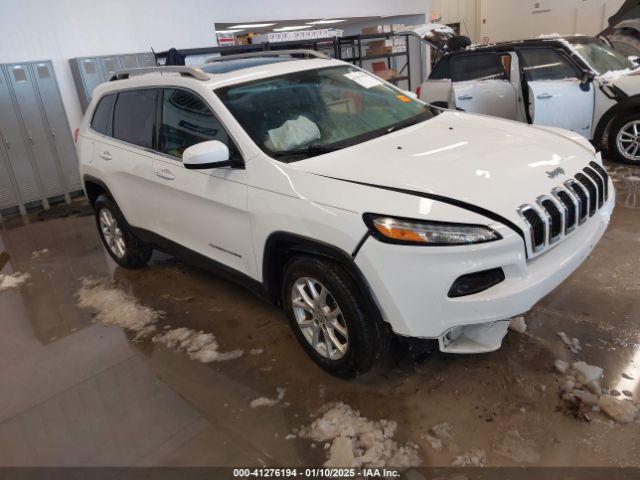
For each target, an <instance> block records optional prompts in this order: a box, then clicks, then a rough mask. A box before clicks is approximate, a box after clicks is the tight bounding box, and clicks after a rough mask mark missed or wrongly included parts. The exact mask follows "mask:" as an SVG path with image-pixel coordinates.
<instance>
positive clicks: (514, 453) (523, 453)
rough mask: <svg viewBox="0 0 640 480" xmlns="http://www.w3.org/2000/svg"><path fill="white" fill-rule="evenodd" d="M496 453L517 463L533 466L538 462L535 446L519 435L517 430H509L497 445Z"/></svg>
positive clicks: (538, 456) (538, 455) (538, 457)
mask: <svg viewBox="0 0 640 480" xmlns="http://www.w3.org/2000/svg"><path fill="white" fill-rule="evenodd" d="M496 453H497V454H499V455H502V456H503V457H507V458H510V459H512V460H514V461H516V462H517V463H529V464H534V463H538V462H539V461H540V458H541V457H540V454H539V453H538V452H537V450H536V444H535V443H534V442H533V441H531V440H527V439H525V438H523V437H522V435H520V432H518V431H517V430H510V431H508V432H507V434H506V435H505V436H504V438H503V439H502V440H501V441H500V443H498V446H497V448H496Z"/></svg>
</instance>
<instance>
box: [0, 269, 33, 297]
mask: <svg viewBox="0 0 640 480" xmlns="http://www.w3.org/2000/svg"><path fill="white" fill-rule="evenodd" d="M30 278H31V275H30V274H28V273H24V272H13V273H10V274H7V275H3V274H1V273H0V292H2V291H4V290H9V289H11V288H20V287H21V286H22V285H23V284H24V283H25V282H27V280H29V279H30Z"/></svg>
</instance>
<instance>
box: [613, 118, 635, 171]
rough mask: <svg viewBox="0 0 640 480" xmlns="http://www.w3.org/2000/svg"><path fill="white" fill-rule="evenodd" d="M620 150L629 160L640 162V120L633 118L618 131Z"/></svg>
mask: <svg viewBox="0 0 640 480" xmlns="http://www.w3.org/2000/svg"><path fill="white" fill-rule="evenodd" d="M616 142H617V146H618V151H619V152H620V154H621V155H622V156H623V157H624V158H626V159H627V160H631V161H633V162H640V120H632V121H631V122H629V123H627V124H626V125H625V126H624V127H622V128H621V129H620V131H619V132H618V137H617V139H616Z"/></svg>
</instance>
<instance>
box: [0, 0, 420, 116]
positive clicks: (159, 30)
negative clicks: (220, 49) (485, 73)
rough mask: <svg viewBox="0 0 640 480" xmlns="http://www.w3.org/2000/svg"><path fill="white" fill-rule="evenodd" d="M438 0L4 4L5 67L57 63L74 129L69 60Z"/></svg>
mask: <svg viewBox="0 0 640 480" xmlns="http://www.w3.org/2000/svg"><path fill="white" fill-rule="evenodd" d="M429 1H430V0H394V1H393V2H390V1H385V0H349V1H344V0H342V1H339V0H324V1H322V2H318V1H311V0H297V1H296V0H268V1H267V0H242V1H238V2H230V1H228V0H181V1H175V0H104V1H100V0H54V1H52V0H2V2H1V3H2V15H0V63H9V62H17V61H27V60H53V64H54V68H55V72H56V76H57V78H58V82H59V84H60V90H61V93H62V98H63V101H64V104H65V108H66V110H67V115H68V117H69V122H70V124H71V129H74V128H76V127H77V126H78V124H79V123H80V120H81V118H82V113H81V109H80V103H79V100H78V96H77V93H76V90H75V86H74V84H73V79H72V76H71V70H70V69H69V63H68V60H69V58H73V57H80V56H88V55H108V54H116V53H132V52H141V51H148V50H149V48H150V47H153V48H154V49H155V50H156V51H162V50H166V49H168V48H170V47H177V48H194V47H206V46H213V45H215V35H214V23H215V22H216V21H217V22H232V21H233V22H235V21H242V22H252V21H259V20H269V19H272V18H276V19H282V20H284V19H296V18H314V17H334V18H335V17H341V16H349V17H355V16H365V15H366V16H370V15H381V16H389V15H402V14H413V13H425V12H427V11H428V10H429Z"/></svg>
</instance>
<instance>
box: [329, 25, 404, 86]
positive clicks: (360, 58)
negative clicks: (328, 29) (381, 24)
mask: <svg viewBox="0 0 640 480" xmlns="http://www.w3.org/2000/svg"><path fill="white" fill-rule="evenodd" d="M398 37H404V45H405V50H404V51H403V52H387V53H380V54H367V52H366V50H367V44H368V43H369V42H370V41H374V40H388V39H391V38H398ZM408 37H409V34H394V33H392V32H389V33H373V34H367V35H349V36H346V37H337V38H336V39H335V43H336V53H337V58H340V59H341V60H344V61H345V62H351V63H353V64H355V65H357V66H359V67H363V64H364V62H366V61H368V60H386V61H387V68H388V69H391V68H392V67H393V65H392V62H393V60H392V59H394V58H400V57H404V58H406V63H405V65H404V66H403V67H402V68H401V69H400V71H399V72H398V75H396V76H395V77H392V78H388V79H386V80H387V81H388V82H391V83H395V84H397V83H399V82H401V81H406V82H407V85H408V90H411V62H410V57H409V38H408Z"/></svg>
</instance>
